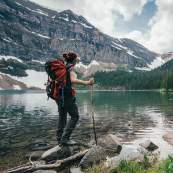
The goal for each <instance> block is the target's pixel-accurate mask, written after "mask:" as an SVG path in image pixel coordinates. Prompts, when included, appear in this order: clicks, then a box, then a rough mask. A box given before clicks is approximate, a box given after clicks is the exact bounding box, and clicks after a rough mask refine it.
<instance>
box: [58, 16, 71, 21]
mask: <svg viewBox="0 0 173 173" xmlns="http://www.w3.org/2000/svg"><path fill="white" fill-rule="evenodd" d="M59 18H60V19H64V20H65V21H67V22H68V21H69V20H68V17H67V18H63V17H59Z"/></svg>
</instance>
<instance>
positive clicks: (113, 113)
mask: <svg viewBox="0 0 173 173" xmlns="http://www.w3.org/2000/svg"><path fill="white" fill-rule="evenodd" d="M76 97H77V104H78V107H79V112H80V120H79V122H78V125H77V127H76V130H75V131H74V133H73V134H72V137H73V138H74V139H75V140H83V142H85V141H86V142H87V141H89V140H90V139H91V138H93V129H92V115H91V97H90V91H78V93H77V96H76ZM171 97H172V95H171V93H158V92H144V91H141V92H135V91H131V92H129V91H119V92H117V91H95V92H94V116H95V121H96V131H97V136H98V137H99V136H101V135H104V134H108V133H111V134H117V135H119V137H120V138H121V140H122V142H124V144H125V142H126V141H127V142H129V141H130V140H132V139H135V138H136V137H138V138H142V139H143V140H144V139H146V138H151V139H154V138H155V139H159V140H161V137H160V136H161V134H163V133H165V132H166V131H168V130H170V129H171V127H170V126H171V122H172V121H171V120H173V119H172V109H173V107H172V104H173V102H171V101H169V99H170V98H171ZM57 117H58V112H57V105H56V104H55V102H54V101H53V100H51V99H49V100H48V101H47V96H46V94H45V91H0V139H1V140H0V164H3V165H4V164H5V163H6V161H4V158H5V157H6V156H8V158H9V156H12V155H15V153H16V152H19V151H20V153H21V155H20V157H19V158H20V159H21V160H22V161H24V162H27V161H28V160H27V159H25V154H26V153H28V152H29V151H30V149H28V148H27V147H26V146H27V145H29V144H31V143H32V142H33V141H36V140H38V139H44V140H46V141H47V142H51V141H55V127H56V121H57ZM129 121H130V122H132V127H128V126H127V124H128V122H129ZM144 129H145V130H144ZM125 139H126V140H125ZM159 140H155V141H156V142H157V141H159ZM162 141H163V140H162ZM55 143H56V142H54V144H55ZM137 143H139V140H136V141H135V140H134V144H137ZM164 145H166V144H165V143H164ZM122 153H123V152H122ZM14 165H15V164H14ZM10 166H11V165H10ZM0 167H1V165H0Z"/></svg>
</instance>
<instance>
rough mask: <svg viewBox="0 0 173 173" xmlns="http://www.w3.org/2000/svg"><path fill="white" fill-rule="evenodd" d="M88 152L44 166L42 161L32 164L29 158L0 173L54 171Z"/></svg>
mask: <svg viewBox="0 0 173 173" xmlns="http://www.w3.org/2000/svg"><path fill="white" fill-rule="evenodd" d="M88 151H89V149H87V150H85V151H83V152H80V153H77V154H75V155H73V156H70V157H68V158H66V159H62V160H57V161H56V162H55V163H54V164H45V161H43V160H41V161H35V162H32V161H31V158H30V162H29V163H27V164H24V165H21V166H18V167H15V168H12V169H8V170H5V171H3V172H2V173H19V172H30V171H35V170H39V169H40V170H48V169H55V168H58V167H60V166H61V165H62V164H64V163H66V164H68V163H69V162H71V161H75V160H79V159H81V158H82V157H83V156H84V155H85V154H86V153H87V152H88Z"/></svg>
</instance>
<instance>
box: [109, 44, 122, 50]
mask: <svg viewBox="0 0 173 173" xmlns="http://www.w3.org/2000/svg"><path fill="white" fill-rule="evenodd" d="M110 45H111V46H112V47H114V48H116V49H118V50H121V49H120V48H119V47H116V46H113V45H112V44H110Z"/></svg>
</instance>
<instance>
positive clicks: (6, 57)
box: [0, 55, 23, 63]
mask: <svg viewBox="0 0 173 173" xmlns="http://www.w3.org/2000/svg"><path fill="white" fill-rule="evenodd" d="M2 58H4V59H5V60H8V59H15V60H17V61H18V62H21V63H23V62H22V60H20V59H18V58H16V57H14V56H5V55H0V60H2Z"/></svg>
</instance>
